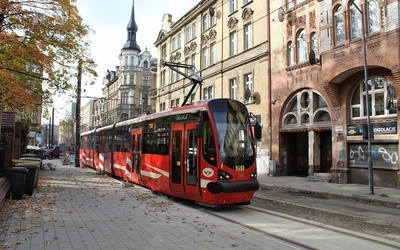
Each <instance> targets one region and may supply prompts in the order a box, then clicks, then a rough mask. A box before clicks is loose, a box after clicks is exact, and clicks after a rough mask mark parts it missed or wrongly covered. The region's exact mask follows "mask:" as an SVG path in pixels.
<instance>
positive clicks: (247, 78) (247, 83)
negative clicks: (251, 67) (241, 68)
mask: <svg viewBox="0 0 400 250" xmlns="http://www.w3.org/2000/svg"><path fill="white" fill-rule="evenodd" d="M244 91H245V95H246V92H249V93H250V96H249V97H248V98H247V99H246V97H247V96H245V98H244V99H245V103H251V102H253V74H252V73H249V74H245V75H244Z"/></svg>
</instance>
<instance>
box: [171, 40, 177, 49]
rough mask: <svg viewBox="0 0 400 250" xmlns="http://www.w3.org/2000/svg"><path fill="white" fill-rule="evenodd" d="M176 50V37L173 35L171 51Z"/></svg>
mask: <svg viewBox="0 0 400 250" xmlns="http://www.w3.org/2000/svg"><path fill="white" fill-rule="evenodd" d="M175 50H176V37H173V38H172V40H171V51H175Z"/></svg>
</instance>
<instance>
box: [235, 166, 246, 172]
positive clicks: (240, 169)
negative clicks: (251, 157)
mask: <svg viewBox="0 0 400 250" xmlns="http://www.w3.org/2000/svg"><path fill="white" fill-rule="evenodd" d="M236 170H237V171H244V165H236Z"/></svg>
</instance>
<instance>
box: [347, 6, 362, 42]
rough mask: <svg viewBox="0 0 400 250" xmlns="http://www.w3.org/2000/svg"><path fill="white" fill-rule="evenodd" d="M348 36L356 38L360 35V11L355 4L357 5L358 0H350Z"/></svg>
mask: <svg viewBox="0 0 400 250" xmlns="http://www.w3.org/2000/svg"><path fill="white" fill-rule="evenodd" d="M349 4H350V38H351V39H352V40H353V39H357V38H360V37H361V13H360V11H358V9H357V8H356V6H354V4H355V5H357V6H359V7H360V5H359V1H358V0H354V2H353V3H352V2H351V1H350V3H349Z"/></svg>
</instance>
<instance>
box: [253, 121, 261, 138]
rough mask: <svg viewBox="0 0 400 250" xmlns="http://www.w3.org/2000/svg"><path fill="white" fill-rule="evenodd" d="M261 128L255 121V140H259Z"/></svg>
mask: <svg viewBox="0 0 400 250" xmlns="http://www.w3.org/2000/svg"><path fill="white" fill-rule="evenodd" d="M261 129H262V128H261V125H260V124H259V123H258V122H256V124H254V138H255V139H256V140H260V139H261V137H262V133H261Z"/></svg>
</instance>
